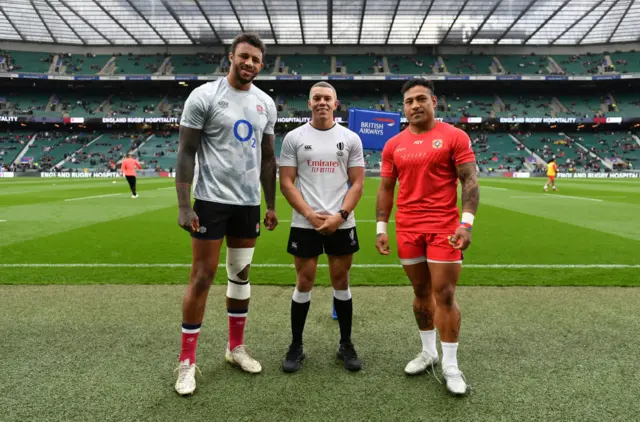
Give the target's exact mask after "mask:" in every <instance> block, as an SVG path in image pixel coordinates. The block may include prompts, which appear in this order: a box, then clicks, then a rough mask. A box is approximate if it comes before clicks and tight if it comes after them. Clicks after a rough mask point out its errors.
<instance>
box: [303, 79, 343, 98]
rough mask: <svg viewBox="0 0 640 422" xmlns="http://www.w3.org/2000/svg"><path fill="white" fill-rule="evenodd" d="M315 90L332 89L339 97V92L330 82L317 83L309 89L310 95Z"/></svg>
mask: <svg viewBox="0 0 640 422" xmlns="http://www.w3.org/2000/svg"><path fill="white" fill-rule="evenodd" d="M313 88H331V89H332V90H333V93H334V94H335V95H336V97H337V96H338V91H336V89H335V88H334V87H333V85H331V84H330V83H329V82H325V81H320V82H316V83H315V84H313V86H312V87H311V88H310V89H309V94H311V90H312V89H313Z"/></svg>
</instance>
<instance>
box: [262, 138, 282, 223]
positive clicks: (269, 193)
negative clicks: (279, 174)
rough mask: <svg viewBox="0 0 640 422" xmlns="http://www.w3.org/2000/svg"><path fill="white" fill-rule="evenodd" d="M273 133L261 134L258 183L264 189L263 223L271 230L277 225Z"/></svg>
mask: <svg viewBox="0 0 640 422" xmlns="http://www.w3.org/2000/svg"><path fill="white" fill-rule="evenodd" d="M275 138H276V137H275V135H273V134H271V135H268V134H264V135H263V136H262V146H261V148H262V164H261V167H260V183H261V184H262V189H263V190H264V200H265V202H266V203H267V214H266V216H265V218H264V225H265V227H266V228H267V229H268V230H273V229H275V228H276V226H277V225H278V218H277V217H276V151H275Z"/></svg>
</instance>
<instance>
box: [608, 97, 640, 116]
mask: <svg viewBox="0 0 640 422" xmlns="http://www.w3.org/2000/svg"><path fill="white" fill-rule="evenodd" d="M612 98H613V101H612V105H613V107H614V108H615V109H617V112H615V113H611V114H613V115H618V116H624V117H632V116H640V98H639V97H638V95H635V94H629V93H621V94H615V93H614V94H612Z"/></svg>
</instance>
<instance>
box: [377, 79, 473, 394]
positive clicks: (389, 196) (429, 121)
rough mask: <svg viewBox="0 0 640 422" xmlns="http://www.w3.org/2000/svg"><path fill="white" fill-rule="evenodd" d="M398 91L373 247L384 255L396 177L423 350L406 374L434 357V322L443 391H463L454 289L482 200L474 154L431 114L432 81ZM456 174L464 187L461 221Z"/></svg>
mask: <svg viewBox="0 0 640 422" xmlns="http://www.w3.org/2000/svg"><path fill="white" fill-rule="evenodd" d="M402 93H403V95H404V113H405V116H406V117H407V119H408V121H409V125H408V127H407V128H406V129H405V130H403V131H402V132H400V133H399V134H398V135H396V136H394V137H393V138H391V139H390V140H389V141H388V142H387V143H386V144H385V146H384V149H383V151H382V169H381V173H380V176H381V182H380V188H379V190H378V200H377V207H376V208H377V213H376V219H377V221H378V223H377V236H376V247H377V249H378V251H379V252H380V254H382V255H389V253H390V249H389V238H388V236H387V233H386V226H387V222H388V221H389V214H390V213H391V209H392V208H393V196H394V189H395V186H396V181H399V182H400V186H399V191H398V198H397V201H396V205H397V207H398V210H397V212H396V237H397V244H398V256H399V258H400V262H401V264H402V266H403V268H404V271H405V273H406V274H407V277H408V278H409V280H410V281H411V284H412V285H413V290H414V294H415V298H414V301H413V312H414V314H415V317H416V321H417V323H418V328H419V330H420V337H421V339H422V352H420V353H419V354H418V356H417V357H416V358H415V359H414V360H412V361H411V362H409V363H408V364H407V366H406V367H405V372H406V373H407V374H418V373H421V372H424V371H425V370H426V369H427V368H428V367H430V366H433V365H435V364H437V363H438V362H439V357H438V352H437V350H436V331H435V327H438V331H439V333H440V341H441V345H442V371H443V374H444V377H445V380H446V382H447V389H448V390H449V391H450V392H451V393H453V394H456V395H460V394H465V393H466V392H467V384H466V381H465V379H464V376H463V374H462V372H461V371H460V369H459V368H458V360H457V350H458V334H459V331H460V308H459V307H458V304H457V303H456V300H455V296H454V292H455V287H456V285H457V283H458V279H459V277H460V271H461V269H462V251H463V250H465V249H467V248H468V247H469V245H470V244H471V229H472V227H473V220H474V215H475V213H476V211H477V209H478V203H479V199H480V192H479V188H478V180H477V175H476V159H475V156H474V154H473V149H472V144H471V140H470V139H469V136H468V135H467V134H466V133H465V132H464V131H462V130H460V129H458V128H456V127H454V126H451V125H449V124H447V123H443V122H439V121H436V120H435V118H434V110H435V108H436V106H437V97H436V96H435V92H434V87H433V83H432V82H431V81H427V80H424V79H413V80H410V81H408V82H407V83H406V84H405V85H404V86H403V88H402ZM458 180H460V183H461V186H462V211H463V212H462V219H461V220H460V219H459V218H460V217H459V216H460V214H459V210H458V206H457V199H458V198H457V186H458Z"/></svg>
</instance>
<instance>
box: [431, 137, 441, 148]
mask: <svg viewBox="0 0 640 422" xmlns="http://www.w3.org/2000/svg"><path fill="white" fill-rule="evenodd" d="M431 146H432V147H433V149H440V148H442V139H434V140H433V141H431Z"/></svg>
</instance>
